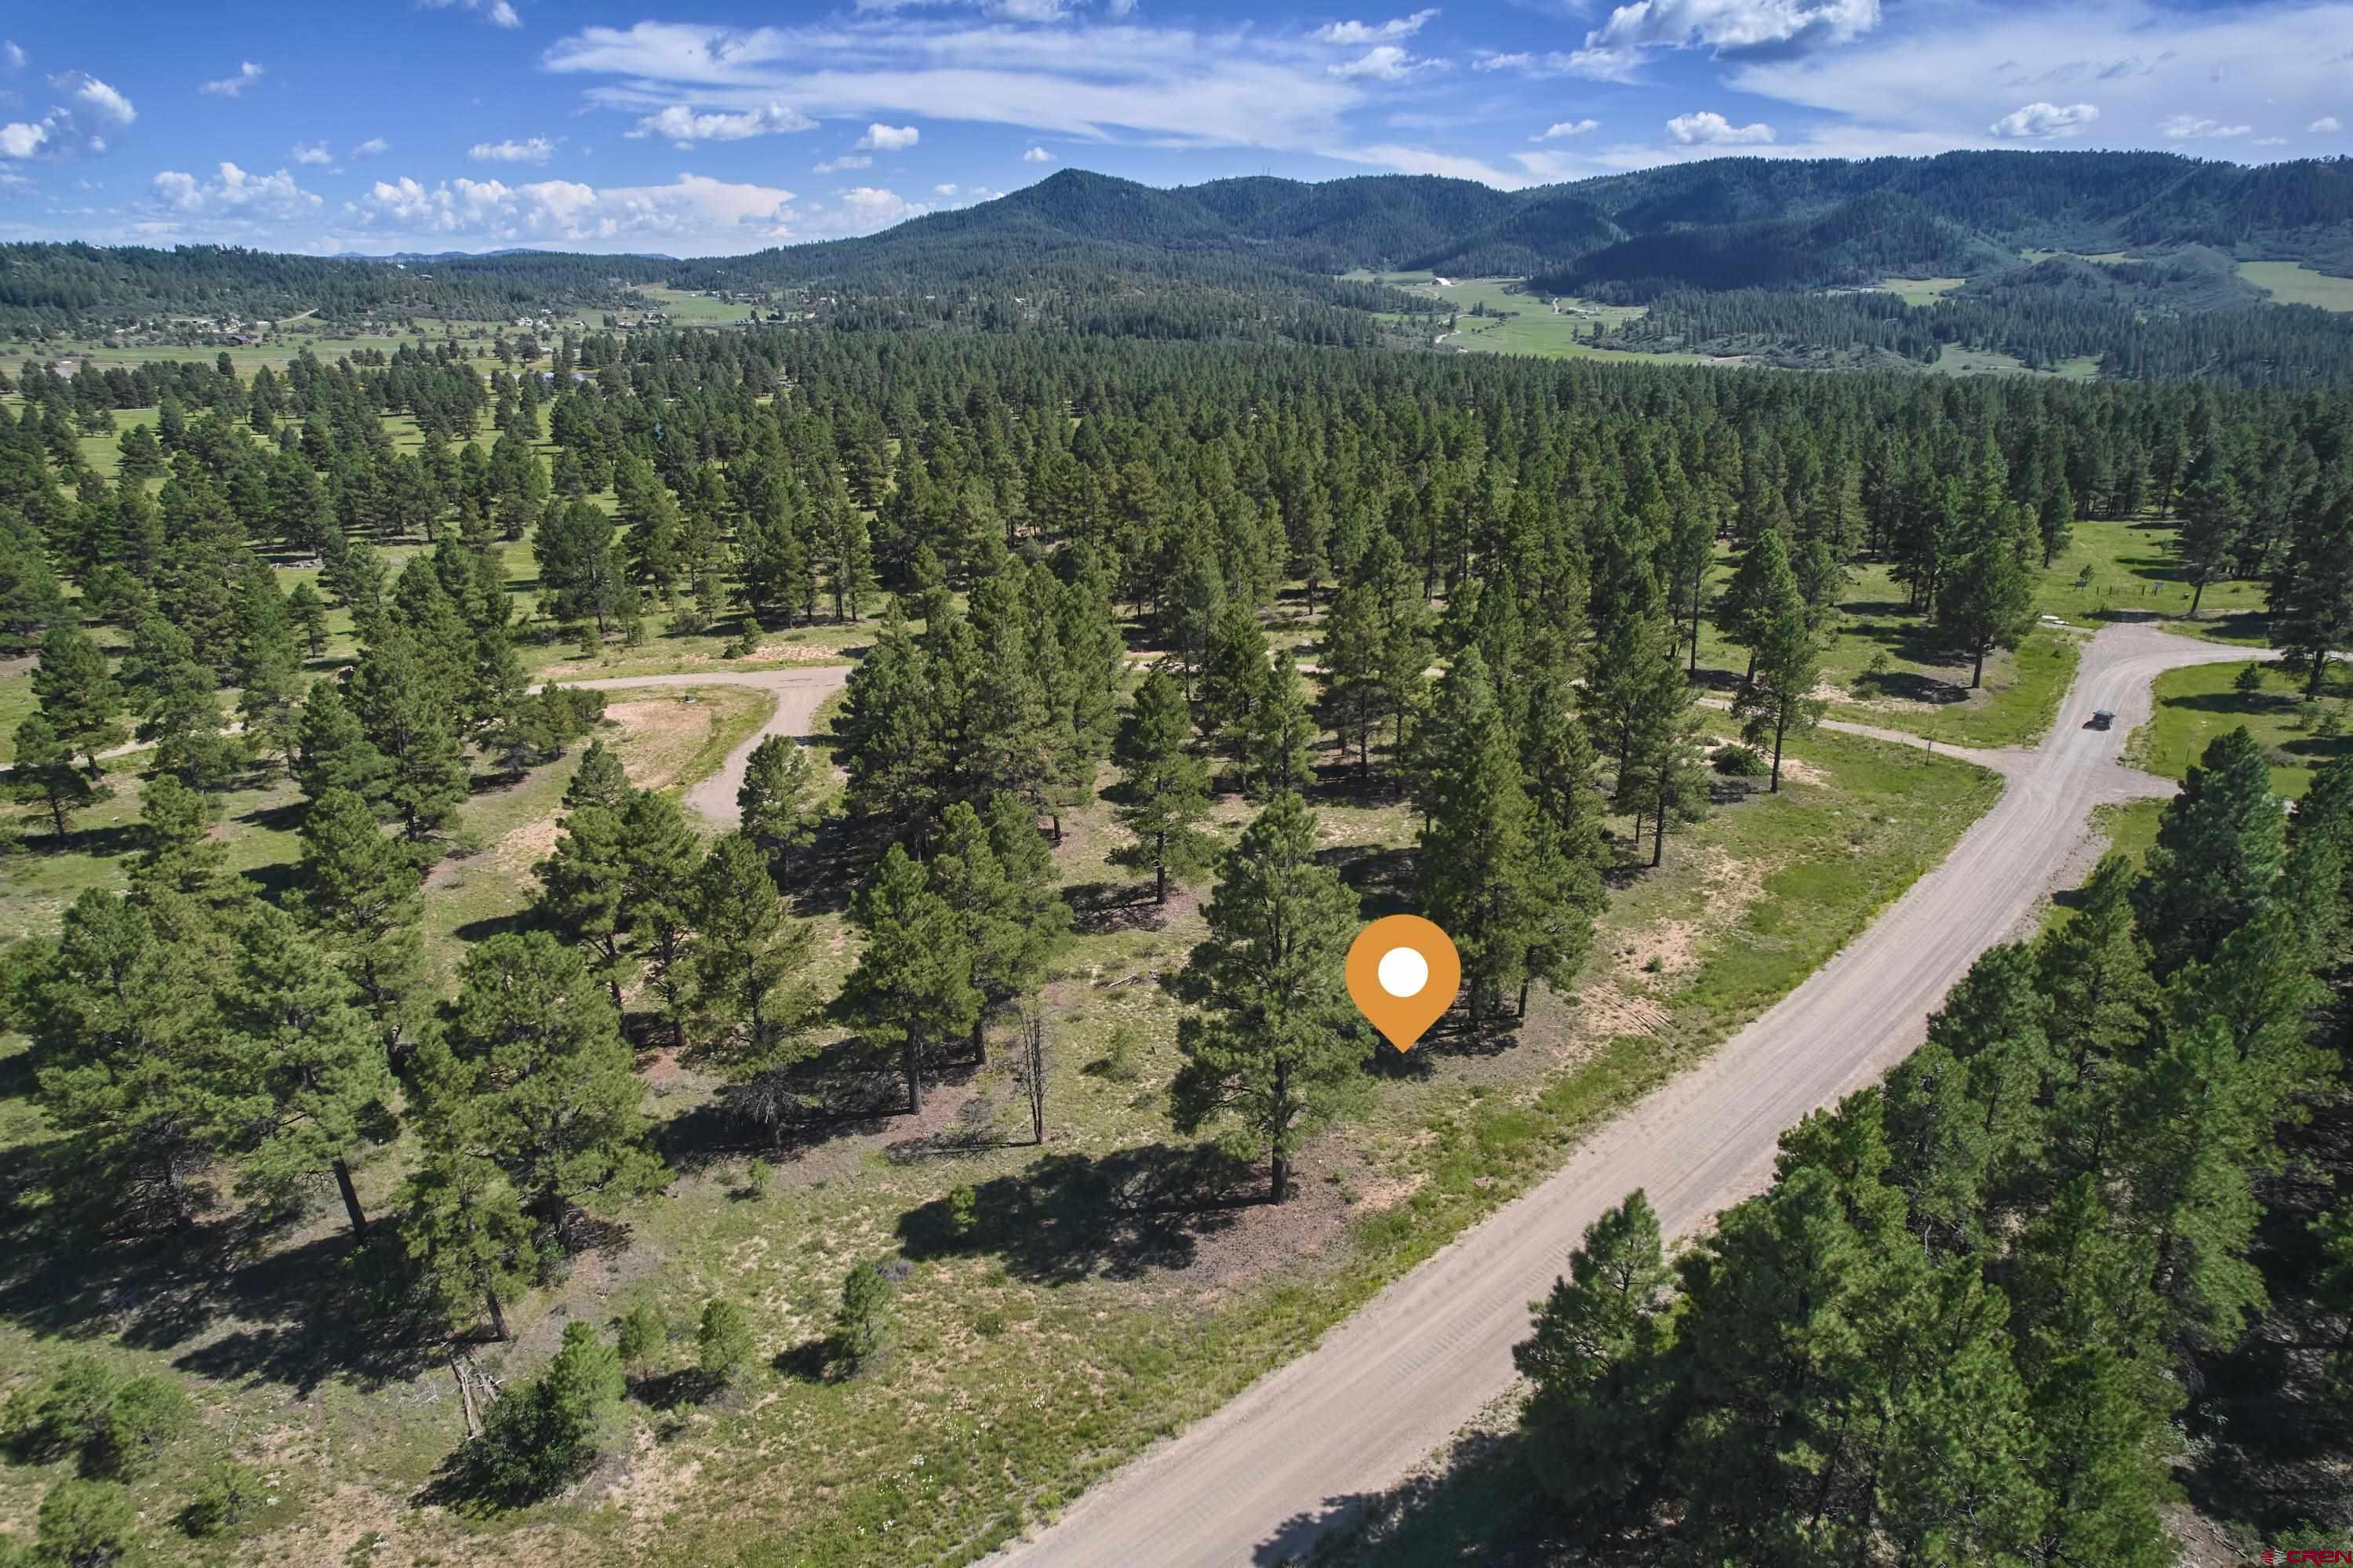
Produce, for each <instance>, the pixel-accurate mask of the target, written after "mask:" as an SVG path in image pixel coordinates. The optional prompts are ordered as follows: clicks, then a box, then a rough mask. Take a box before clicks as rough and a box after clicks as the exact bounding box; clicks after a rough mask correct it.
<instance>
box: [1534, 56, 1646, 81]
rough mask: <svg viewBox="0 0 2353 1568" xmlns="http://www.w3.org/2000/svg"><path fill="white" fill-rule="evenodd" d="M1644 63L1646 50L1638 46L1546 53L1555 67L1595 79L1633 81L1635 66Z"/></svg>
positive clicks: (1548, 59) (1547, 64) (1570, 73)
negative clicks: (1643, 52) (1636, 47)
mask: <svg viewBox="0 0 2353 1568" xmlns="http://www.w3.org/2000/svg"><path fill="white" fill-rule="evenodd" d="M1641 63H1642V51H1641V50H1640V49H1635V48H1583V49H1576V50H1572V51H1571V52H1569V53H1567V54H1562V53H1559V52H1558V51H1555V52H1554V53H1552V54H1549V55H1546V57H1545V64H1546V66H1547V67H1549V68H1550V69H1554V70H1560V71H1567V73H1568V74H1569V75H1571V76H1582V77H1589V78H1591V79H1593V80H1595V81H1625V82H1630V81H1632V80H1633V79H1634V68H1635V67H1637V66H1639V65H1641Z"/></svg>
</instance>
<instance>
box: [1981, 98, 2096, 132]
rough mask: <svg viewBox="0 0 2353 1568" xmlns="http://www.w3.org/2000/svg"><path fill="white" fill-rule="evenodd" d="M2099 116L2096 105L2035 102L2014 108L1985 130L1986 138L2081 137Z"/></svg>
mask: <svg viewBox="0 0 2353 1568" xmlns="http://www.w3.org/2000/svg"><path fill="white" fill-rule="evenodd" d="M2099 117H2100V111H2099V109H2098V107H2097V106H2096V105H2094V104H2089V103H2070V104H2066V105H2064V106H2062V105H2060V104H2056V103H2043V102H2040V101H2037V102H2034V103H2030V104H2027V105H2025V106H2024V107H2022V108H2019V109H2013V110H2011V111H2010V112H2009V113H2007V114H2005V115H2003V116H2002V117H2001V118H2000V119H1999V120H1997V121H1995V122H1993V123H1992V124H1991V125H1989V126H1987V127H1986V132H1987V133H1988V134H1989V135H1993V136H2001V137H2006V138H2018V137H2023V138H2026V139H2028V140H2034V141H2041V140H2047V139H2049V138H2051V137H2054V136H2080V135H2082V134H2083V133H2084V128H2085V127H2086V126H2088V125H2090V124H2091V123H2092V122H2093V121H2094V120H2097V119H2098V118H2099Z"/></svg>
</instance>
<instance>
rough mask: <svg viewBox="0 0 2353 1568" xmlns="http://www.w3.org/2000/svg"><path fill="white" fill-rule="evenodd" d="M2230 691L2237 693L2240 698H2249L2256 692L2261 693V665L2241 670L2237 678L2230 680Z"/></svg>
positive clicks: (2252, 665)
mask: <svg viewBox="0 0 2353 1568" xmlns="http://www.w3.org/2000/svg"><path fill="white" fill-rule="evenodd" d="M2231 689H2232V691H2235V692H2237V693H2238V694H2240V695H2242V696H2249V695H2252V694H2254V693H2256V692H2260V691H2262V690H2263V666H2262V665H2261V664H2250V665H2248V666H2247V667H2246V668H2245V669H2243V670H2241V671H2240V672H2239V673H2238V674H2237V676H2236V677H2234V678H2233V679H2232V682H2231Z"/></svg>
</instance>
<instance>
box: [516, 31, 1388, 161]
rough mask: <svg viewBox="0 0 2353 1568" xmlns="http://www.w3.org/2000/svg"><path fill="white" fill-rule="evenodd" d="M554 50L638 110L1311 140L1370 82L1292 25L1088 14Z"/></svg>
mask: <svg viewBox="0 0 2353 1568" xmlns="http://www.w3.org/2000/svg"><path fill="white" fill-rule="evenodd" d="M542 63H543V66H544V68H545V69H549V70H551V71H555V72H559V73H570V74H579V75H584V76H587V77H590V78H591V79H592V83H591V85H590V86H589V89H588V91H587V93H586V97H587V100H588V101H589V103H590V104H591V105H592V106H596V107H602V108H606V109H612V110H619V111H627V112H628V113H630V114H632V115H643V114H648V113H651V112H653V111H657V110H659V109H661V108H663V107H664V106H665V105H667V104H669V103H672V102H677V101H689V102H691V103H693V104H695V105H696V106H697V107H699V108H709V109H728V110H747V109H754V108H757V107H759V106H760V105H762V104H764V103H769V102H783V103H790V104H794V105H796V106H797V108H798V109H799V110H800V111H802V112H804V113H807V114H810V115H814V116H818V117H820V118H835V117H840V118H849V117H851V116H855V117H857V118H858V120H859V121H860V122H861V123H862V122H865V121H866V120H869V119H873V120H880V121H883V122H886V123H905V122H907V121H909V120H911V119H915V118H918V117H920V118H922V119H924V120H934V119H937V120H963V121H969V122H974V123H976V124H989V125H1003V126H1011V127H1016V128H1018V130H1017V133H1023V134H1027V135H1029V136H1048V135H1059V136H1070V137H1074V138H1083V139H1087V140H1091V141H1100V140H1104V139H1108V138H1110V137H1113V136H1114V135H1118V136H1125V137H1128V138H1131V139H1133V138H1136V137H1144V138H1160V139H1163V144H1166V145H1169V146H1178V147H1204V146H1237V145H1247V146H1251V147H1262V148H1268V149H1281V150H1291V151H1303V152H1321V151H1325V150H1327V149H1329V148H1330V147H1332V146H1334V145H1335V144H1340V143H1345V129H1344V127H1343V126H1342V125H1341V123H1340V122H1341V118H1342V116H1343V115H1345V112H1346V111H1349V110H1351V109H1353V108H1355V107H1357V106H1358V105H1360V104H1361V103H1362V102H1363V101H1365V98H1366V90H1367V88H1366V84H1363V83H1359V82H1355V81H1351V80H1348V79H1343V78H1338V77H1329V76H1326V75H1325V74H1324V70H1323V65H1324V59H1323V58H1322V57H1321V54H1320V51H1317V50H1314V49H1313V48H1309V47H1307V46H1304V45H1303V43H1302V42H1301V40H1300V39H1299V38H1298V37H1296V36H1295V35H1294V36H1293V37H1291V38H1289V39H1287V40H1286V39H1283V38H1280V37H1273V36H1271V35H1263V34H1258V33H1253V32H1250V31H1249V30H1245V29H1222V30H1219V31H1217V32H1203V31H1196V30H1194V29H1191V28H1188V27H1183V26H1138V25H1135V24H1134V23H1127V24H1122V25H1119V26H1105V25H1095V24H1090V23H1087V22H1085V21H1081V22H1079V23H1077V24H1075V25H1071V26H1060V27H1050V28H1038V27H1017V26H1004V25H1001V24H983V25H976V24H975V23H973V22H971V21H970V20H969V19H968V18H965V17H962V16H955V15H943V16H940V17H939V19H937V20H934V19H933V15H932V14H931V13H928V12H926V13H923V14H921V15H915V14H902V15H893V16H851V17H848V18H842V17H835V18H832V19H829V20H827V21H823V22H813V23H809V24H807V25H805V26H788V27H757V28H750V29H731V28H723V27H713V26H701V25H692V24H685V23H669V22H640V23H638V24H637V25H635V26H630V27H626V28H619V27H585V28H582V29H581V30H580V31H579V32H577V33H576V34H575V35H573V36H572V37H566V38H565V39H563V40H561V41H559V42H558V43H556V44H555V45H554V47H552V48H550V49H548V51H547V52H546V54H545V55H544V56H543V60H542Z"/></svg>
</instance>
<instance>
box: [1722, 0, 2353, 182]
mask: <svg viewBox="0 0 2353 1568" xmlns="http://www.w3.org/2000/svg"><path fill="white" fill-rule="evenodd" d="M1892 14H1893V13H1891V15H1892ZM2348 57H2353V4H2347V3H2346V0H2238V3H2235V4H2232V5H2213V6H2202V7H2192V6H2180V5H2170V4H2167V3H2165V0H2079V3H2078V4H2073V5H2045V6H2040V7H2031V8H2023V7H2019V6H2015V5H2001V4H1997V3H1996V0H1936V4H1934V5H1928V6H1926V8H1925V9H1923V8H1914V9H1913V10H1912V11H1911V12H1909V13H1908V14H1907V18H1906V23H1905V26H1902V27H1894V28H1883V29H1881V30H1880V31H1879V32H1877V33H1874V34H1873V35H1872V36H1871V37H1869V38H1866V39H1863V40H1860V41H1858V42H1857V43H1855V44H1854V45H1852V46H1851V47H1849V48H1846V49H1844V50H1841V51H1838V52H1837V53H1835V54H1828V55H1826V54H1821V53H1816V54H1813V55H1810V56H1801V57H1778V56H1770V55H1757V56H1751V57H1748V58H1743V59H1740V60H1736V61H1735V62H1734V63H1733V65H1732V68H1731V69H1729V70H1728V71H1727V72H1726V73H1725V77H1724V84H1725V86H1726V87H1727V88H1729V89H1731V90H1734V91H1736V92H1742V93H1746V94H1750V95H1752V96H1754V97H1757V98H1765V99H1773V100H1779V101H1785V102H1788V103H1790V104H1793V105H1796V106H1798V107H1799V108H1801V109H1803V110H1807V111H1815V113H1816V115H1818V116H1819V117H1820V118H1821V119H1822V120H1824V121H1825V122H1828V123H1827V125H1826V126H1825V127H1822V128H1817V129H1815V130H1813V131H1811V132H1809V134H1808V136H1807V137H1806V139H1805V140H1804V141H1802V142H1800V141H1792V142H1791V143H1788V146H1789V147H1791V148H1792V149H1798V148H1802V149H1804V150H1805V152H1806V154H1807V155H1809V156H1823V155H1829V154H1830V153H1831V143H1835V145H1837V146H1839V147H1842V148H1852V150H1853V151H1854V152H1856V153H1857V154H1861V155H1864V156H1868V155H1872V154H1879V153H1896V152H1905V153H1935V152H1941V151H1947V150H1950V149H1952V148H1956V147H1972V146H1978V147H1994V146H2002V145H2005V144H2008V145H2016V144H2017V143H2015V142H2008V141H2006V139H2004V138H2002V137H2000V136H1996V135H1993V134H1991V133H1990V132H1989V129H1988V128H1989V125H1990V124H1992V123H1994V122H1998V121H2000V119H2001V118H2002V117H2003V116H2005V115H2007V114H2009V113H2010V112H2011V111H2014V110H2015V109H2016V108H2017V107H2018V106H2019V105H2020V104H2022V103H2033V102H2037V101H2044V102H2051V103H2056V104H2061V105H2066V104H2071V103H2074V102H2077V101H2083V100H2091V101H2095V102H2096V103H2097V104H2098V105H2099V110H2100V119H2099V122H2098V124H2097V126H2096V127H2094V130H2093V131H2092V132H2087V134H2094V135H2097V136H2099V138H2100V139H2101V140H2102V141H2103V142H2105V143H2116V144H2118V145H2141V146H2147V145H2151V144H2155V145H2158V146H2164V145H2169V144H2176V143H2177V140H2178V139H2172V138H2168V137H2165V136H2163V135H2162V134H2160V133H2159V128H2160V127H2161V126H2162V125H2163V123H2164V122H2166V121H2167V120H2168V118H2170V117H2172V116H2175V115H2177V114H2180V113H2182V112H2183V111H2184V110H2185V107H2186V106H2189V105H2192V104H2194V105H2197V106H2198V107H2197V109H2196V110H2195V111H2194V112H2192V113H2191V115H2190V118H2191V119H2193V120H2195V119H2199V118H2203V117H2209V116H2211V118H2212V119H2213V120H2214V121H2215V122H2216V125H2217V128H2218V129H2227V128H2230V127H2232V126H2236V125H2239V124H2242V123H2243V124H2246V125H2248V126H2249V127H2250V128H2251V129H2250V132H2249V134H2250V135H2252V134H2253V131H2252V127H2253V126H2254V125H2255V124H2256V123H2258V122H2262V121H2265V120H2274V119H2276V120H2280V121H2285V120H2286V119H2288V118H2289V115H2290V114H2291V113H2292V112H2295V111H2301V113H2302V115H2303V116H2304V117H2305V118H2306V119H2308V118H2310V117H2311V116H2312V115H2313V114H2315V113H2316V112H2318V111H2320V110H2322V109H2323V108H2325V107H2326V106H2327V104H2328V103H2330V102H2331V101H2340V100H2341V98H2342V95H2343V92H2344V76H2345V61H2346V59H2347V58H2348ZM1771 118H1773V119H1774V120H1775V121H1776V122H1778V121H1779V119H1780V116H1779V115H1778V114H1777V115H1773V116H1771ZM2299 123H2300V122H2299Z"/></svg>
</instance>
